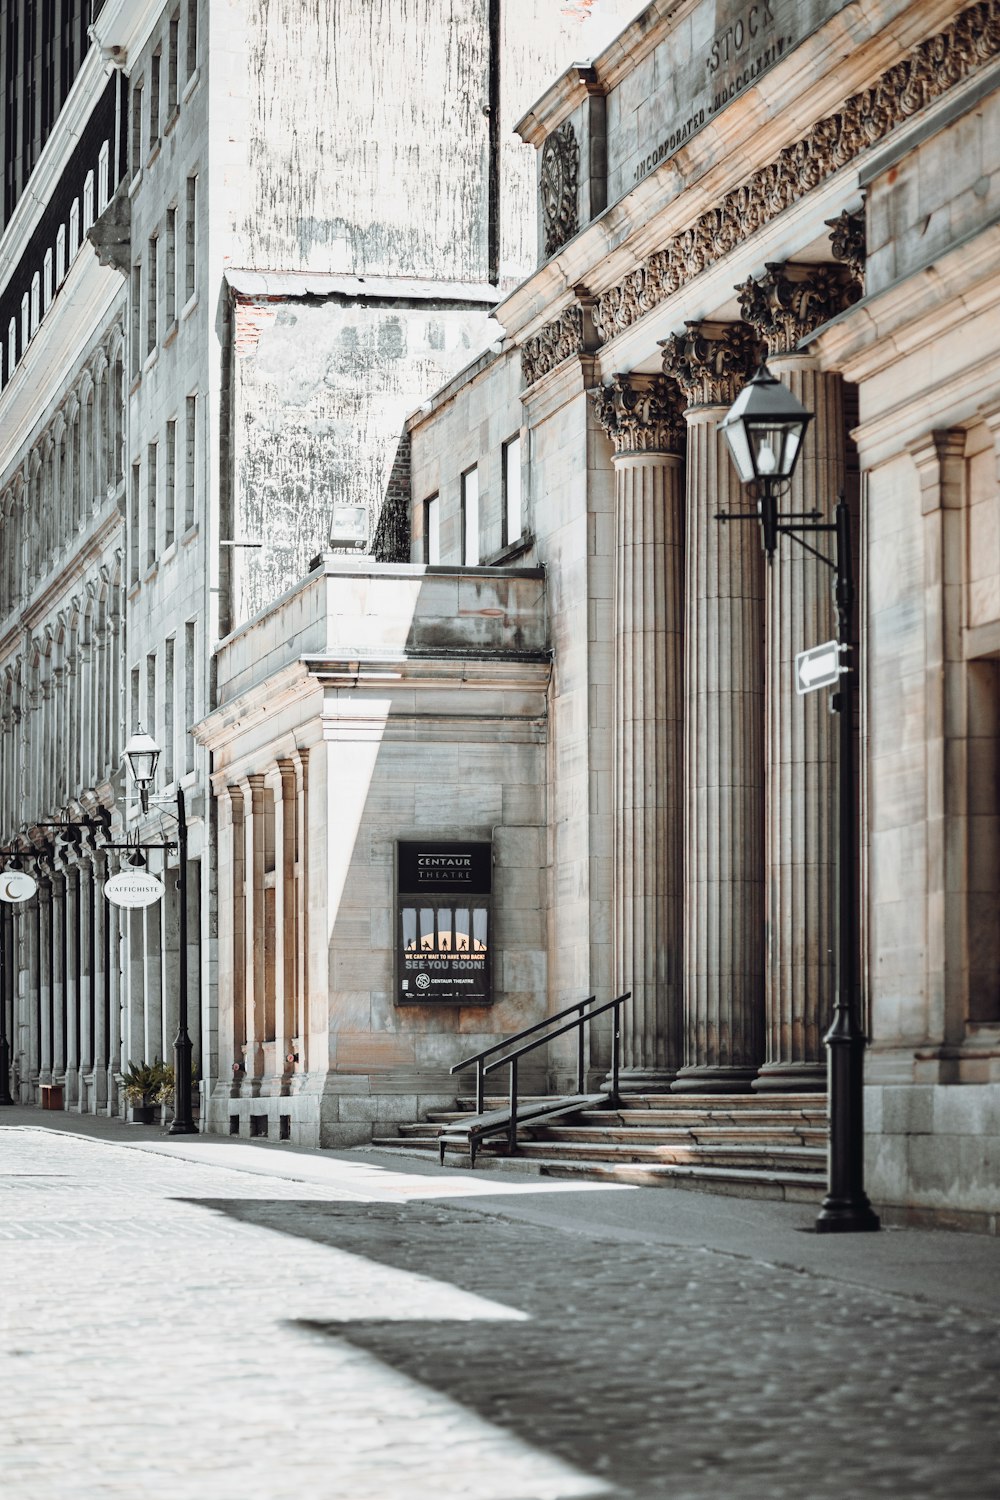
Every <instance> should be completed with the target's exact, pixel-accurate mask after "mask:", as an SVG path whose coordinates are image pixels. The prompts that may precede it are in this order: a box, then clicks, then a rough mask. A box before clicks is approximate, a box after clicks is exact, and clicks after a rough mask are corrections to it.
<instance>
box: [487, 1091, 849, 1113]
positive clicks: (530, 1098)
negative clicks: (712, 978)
mask: <svg viewBox="0 0 1000 1500" xmlns="http://www.w3.org/2000/svg"><path fill="white" fill-rule="evenodd" d="M542 1097H543V1096H542V1095H539V1094H532V1095H526V1096H525V1097H524V1099H523V1100H522V1101H521V1102H523V1103H528V1102H532V1103H533V1102H536V1101H537V1100H539V1099H541V1098H542ZM457 1103H458V1110H459V1112H460V1113H463V1112H466V1111H468V1110H471V1109H474V1108H475V1104H476V1101H475V1097H474V1096H473V1095H471V1094H463V1095H460V1096H459V1098H458V1101H457ZM507 1103H508V1099H507V1096H506V1094H489V1095H487V1097H486V1100H485V1104H484V1107H485V1108H486V1109H505V1108H506V1107H507ZM621 1108H622V1109H623V1110H625V1111H632V1110H657V1111H667V1112H669V1113H670V1114H674V1113H676V1112H677V1111H687V1112H689V1113H690V1112H694V1113H697V1114H701V1113H702V1112H703V1111H705V1110H712V1111H713V1112H718V1111H722V1112H725V1113H728V1114H733V1113H736V1114H739V1115H741V1116H742V1115H744V1114H746V1113H747V1112H748V1111H749V1112H753V1111H758V1112H759V1111H761V1110H763V1111H765V1112H766V1113H768V1114H781V1115H786V1114H796V1113H801V1112H803V1111H805V1112H807V1113H808V1114H811V1115H816V1114H818V1115H825V1113H826V1095H825V1094H823V1093H812V1094H809V1093H798V1094H766V1095H763V1094H622V1096H621Z"/></svg>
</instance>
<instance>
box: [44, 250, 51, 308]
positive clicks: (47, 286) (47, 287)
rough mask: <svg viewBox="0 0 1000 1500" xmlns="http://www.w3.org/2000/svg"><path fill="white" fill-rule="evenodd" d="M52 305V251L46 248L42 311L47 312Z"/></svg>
mask: <svg viewBox="0 0 1000 1500" xmlns="http://www.w3.org/2000/svg"><path fill="white" fill-rule="evenodd" d="M51 306H52V251H51V250H46V252H45V259H44V260H43V261H42V312H43V313H47V312H48V310H49V308H50V307H51Z"/></svg>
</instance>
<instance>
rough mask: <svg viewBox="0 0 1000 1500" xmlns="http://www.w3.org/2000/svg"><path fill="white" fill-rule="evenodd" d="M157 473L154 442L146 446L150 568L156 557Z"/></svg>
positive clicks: (147, 528)
mask: <svg viewBox="0 0 1000 1500" xmlns="http://www.w3.org/2000/svg"><path fill="white" fill-rule="evenodd" d="M158 478H159V475H158V474H157V472H156V444H155V443H150V444H149V445H148V447H147V448H146V567H147V568H151V567H152V565H153V563H155V561H156V557H157V550H156V547H157V536H156V519H157V518H156V500H157V493H156V485H157V480H158Z"/></svg>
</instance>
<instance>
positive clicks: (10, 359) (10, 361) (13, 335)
mask: <svg viewBox="0 0 1000 1500" xmlns="http://www.w3.org/2000/svg"><path fill="white" fill-rule="evenodd" d="M16 364H17V321H16V319H14V318H11V320H10V322H9V323H8V324H7V379H8V380H9V379H10V377H11V376H12V375H13V373H14V366H15V365H16Z"/></svg>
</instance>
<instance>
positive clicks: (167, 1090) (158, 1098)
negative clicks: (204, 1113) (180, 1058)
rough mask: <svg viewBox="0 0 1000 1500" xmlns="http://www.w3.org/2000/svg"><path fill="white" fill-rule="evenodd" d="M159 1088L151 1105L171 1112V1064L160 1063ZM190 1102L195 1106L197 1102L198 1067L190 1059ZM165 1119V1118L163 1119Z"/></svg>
mask: <svg viewBox="0 0 1000 1500" xmlns="http://www.w3.org/2000/svg"><path fill="white" fill-rule="evenodd" d="M160 1069H161V1077H160V1086H159V1088H158V1090H157V1092H156V1094H155V1095H154V1098H153V1103H154V1104H162V1105H164V1106H165V1107H166V1108H167V1109H168V1110H170V1111H171V1112H172V1111H173V1107H174V1069H173V1064H172V1063H161V1064H160ZM191 1101H192V1105H193V1106H196V1105H197V1102H198V1065H197V1063H196V1062H195V1061H194V1059H193V1058H192V1059H191ZM164 1118H166V1117H164Z"/></svg>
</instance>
